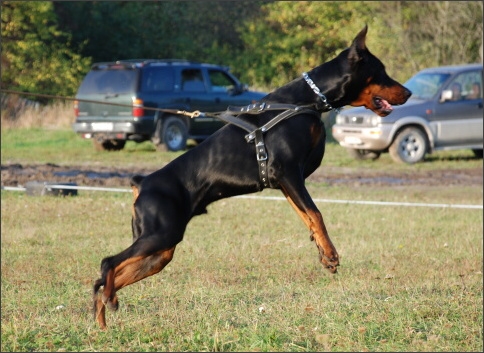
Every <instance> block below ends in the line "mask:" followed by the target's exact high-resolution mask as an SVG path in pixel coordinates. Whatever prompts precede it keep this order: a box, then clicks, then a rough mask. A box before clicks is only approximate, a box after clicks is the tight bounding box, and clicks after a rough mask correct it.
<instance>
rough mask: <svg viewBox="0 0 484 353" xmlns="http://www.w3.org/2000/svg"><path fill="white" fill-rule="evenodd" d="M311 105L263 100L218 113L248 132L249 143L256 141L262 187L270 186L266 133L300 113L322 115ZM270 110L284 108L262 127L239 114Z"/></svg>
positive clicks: (219, 117) (246, 136) (247, 139)
mask: <svg viewBox="0 0 484 353" xmlns="http://www.w3.org/2000/svg"><path fill="white" fill-rule="evenodd" d="M311 107H313V106H297V105H294V104H280V103H267V102H262V103H258V104H250V105H247V106H243V107H233V106H229V107H228V108H227V111H226V112H224V113H223V114H221V115H218V116H217V118H218V119H220V120H222V121H225V122H226V123H229V124H232V125H235V126H238V127H239V128H241V129H244V130H245V131H247V132H248V134H247V135H245V140H246V141H247V143H250V142H252V141H254V145H255V153H256V158H257V164H258V165H259V179H260V182H261V185H262V187H263V188H267V187H269V186H270V181H269V175H268V172H267V159H268V154H267V149H266V147H265V143H264V133H266V132H267V131H269V130H270V129H271V128H272V127H274V126H275V125H277V124H278V123H280V122H281V121H283V120H285V119H288V118H290V117H292V116H295V115H298V114H302V113H306V114H307V113H309V114H315V115H317V116H318V117H320V115H321V112H318V111H316V110H314V108H313V109H311ZM268 110H282V113H280V114H278V115H276V116H275V117H274V118H273V119H271V120H270V121H268V122H267V123H266V124H264V125H262V126H260V127H258V126H257V125H255V124H253V123H251V122H248V121H246V120H242V119H241V118H239V117H238V115H239V114H260V113H262V112H264V111H268Z"/></svg>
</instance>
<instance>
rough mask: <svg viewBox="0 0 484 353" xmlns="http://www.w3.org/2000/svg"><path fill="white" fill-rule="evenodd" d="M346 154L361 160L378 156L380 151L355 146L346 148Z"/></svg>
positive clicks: (373, 158)
mask: <svg viewBox="0 0 484 353" xmlns="http://www.w3.org/2000/svg"><path fill="white" fill-rule="evenodd" d="M346 150H347V151H348V154H349V155H350V156H351V157H353V158H354V159H357V160H360V161H363V160H375V159H378V158H380V154H381V153H380V152H375V151H370V150H361V149H356V148H347V149H346Z"/></svg>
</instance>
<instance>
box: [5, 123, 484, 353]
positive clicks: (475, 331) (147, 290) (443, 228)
mask: <svg viewBox="0 0 484 353" xmlns="http://www.w3.org/2000/svg"><path fill="white" fill-rule="evenodd" d="M1 144H2V145H1V148H2V164H3V163H35V162H37V163H56V164H60V165H68V164H82V163H92V164H101V165H118V166H119V165H120V164H123V165H125V166H127V167H129V166H130V165H134V164H136V165H139V164H142V165H144V166H150V167H151V166H152V167H155V166H159V165H162V164H164V163H166V162H167V161H169V160H170V159H172V158H174V157H175V156H176V155H177V154H170V153H156V152H154V149H153V148H152V147H151V146H150V145H149V144H141V145H135V144H132V145H131V144H128V145H127V147H126V150H123V151H120V152H116V153H111V154H109V153H99V152H94V150H93V148H92V146H91V145H90V143H89V142H87V141H82V140H80V139H79V138H78V137H76V136H75V135H74V134H73V133H72V132H70V131H67V130H65V129H60V130H57V129H53V130H52V129H45V128H42V129H40V128H38V129H9V130H5V131H4V129H2V141H1ZM33 152H35V153H33ZM470 156H471V153H470V152H469V154H467V152H445V153H440V154H436V155H433V156H431V157H430V161H431V162H430V163H421V164H419V165H416V166H406V165H397V164H395V163H393V162H392V161H391V160H390V159H389V158H388V159H387V158H386V157H387V156H383V157H382V158H381V160H379V161H378V162H373V163H368V162H365V163H362V162H356V161H352V160H350V159H349V157H347V156H346V154H345V151H344V150H342V149H341V148H339V147H338V146H335V145H331V144H330V145H328V152H327V157H325V161H324V162H323V165H328V166H344V167H348V168H375V169H378V168H391V169H393V170H402V171H408V170H411V168H415V169H428V170H431V169H439V168H442V169H444V168H474V167H476V166H479V165H480V166H481V167H482V160H476V159H474V158H471V157H470ZM308 189H309V191H310V193H311V195H312V196H313V197H314V198H316V199H317V198H324V199H346V200H368V199H371V200H384V201H401V200H404V201H405V202H431V203H465V204H482V186H480V187H469V186H452V187H448V186H446V185H442V186H438V187H426V188H418V189H412V188H411V187H391V186H383V187H378V188H376V187H373V188H370V189H368V188H354V187H349V186H344V185H341V186H327V185H324V184H321V183H308ZM261 195H262V196H281V194H280V193H278V192H276V191H271V190H268V191H264V192H263V193H262V194H261ZM131 201H132V196H131V195H130V194H128V193H102V192H87V191H83V192H80V193H79V195H78V196H76V197H66V198H61V197H57V198H56V197H31V196H27V195H25V194H24V193H20V192H9V191H2V193H1V227H2V229H1V230H2V247H1V271H2V275H1V276H2V284H1V286H2V290H1V309H2V310H1V321H2V326H1V330H2V333H1V344H2V345H1V351H2V352H7V351H8V352H11V351H402V352H403V351H405V352H408V351H440V352H444V351H456V352H462V351H482V350H483V343H482V342H483V337H482V328H483V322H482V314H483V307H482V305H483V302H482V299H483V297H482V293H483V276H482V270H483V255H482V252H483V230H482V229H483V214H482V210H480V209H450V208H438V207H437V208H424V207H401V206H375V205H353V204H331V203H318V207H319V208H320V210H321V212H322V214H323V216H324V219H325V222H326V225H327V227H328V231H329V232H330V236H331V238H332V240H333V242H334V244H335V246H336V248H337V249H338V251H339V254H340V256H341V267H340V269H339V273H338V274H336V275H331V274H330V273H328V272H327V271H325V270H324V269H323V268H322V267H321V266H320V265H319V264H318V255H317V249H316V247H315V245H314V243H312V242H310V241H309V232H308V231H307V230H306V228H305V226H304V224H303V223H302V221H301V220H300V219H299V218H298V217H297V215H296V214H295V212H294V211H293V210H292V208H291V207H290V206H289V205H288V204H287V202H282V201H273V200H255V199H243V198H232V199H226V200H222V201H220V202H218V203H215V204H212V205H211V206H209V208H208V211H209V213H208V214H207V215H204V216H200V217H197V218H194V219H193V220H192V222H191V223H190V224H189V226H188V229H187V232H186V234H185V239H184V241H183V242H182V243H181V244H180V245H179V246H178V247H177V251H176V252H175V257H174V260H173V261H172V263H170V264H169V265H168V267H167V268H166V269H165V270H163V271H162V272H161V273H160V274H157V275H155V276H153V277H150V278H148V279H145V280H143V281H141V282H139V283H136V284H134V285H132V286H129V287H127V288H125V289H123V290H121V291H120V292H119V293H118V295H119V300H120V308H119V310H118V311H117V312H111V311H108V312H107V323H108V326H109V330H108V331H106V332H103V331H100V330H99V328H98V327H97V325H96V324H95V322H94V320H93V317H92V315H91V312H90V309H91V291H92V284H93V281H94V280H95V279H97V278H98V276H99V264H100V261H101V259H102V258H103V257H105V256H108V255H112V254H115V253H117V252H119V251H121V250H123V249H125V248H126V247H127V246H129V244H130V242H131V225H130V207H131ZM254 210H258V212H257V213H258V215H259V216H258V217H257V218H254V216H253V215H254ZM261 210H263V211H264V212H261ZM261 215H262V216H261Z"/></svg>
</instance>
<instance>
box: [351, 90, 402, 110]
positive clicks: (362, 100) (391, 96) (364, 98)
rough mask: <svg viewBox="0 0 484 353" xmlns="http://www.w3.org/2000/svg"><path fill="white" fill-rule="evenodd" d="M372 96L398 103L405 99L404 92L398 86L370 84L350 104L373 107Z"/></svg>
mask: <svg viewBox="0 0 484 353" xmlns="http://www.w3.org/2000/svg"><path fill="white" fill-rule="evenodd" d="M374 97H381V98H383V99H385V100H386V101H388V102H389V103H390V104H400V103H401V102H403V101H405V97H404V92H403V91H402V90H401V89H400V88H399V87H398V86H394V87H382V86H380V85H376V84H370V85H368V86H367V87H366V88H365V89H364V90H363V91H362V92H361V93H360V95H359V96H358V98H357V99H356V100H355V101H353V102H351V103H350V105H352V106H355V107H359V106H365V107H366V108H368V109H374V103H373V98H374Z"/></svg>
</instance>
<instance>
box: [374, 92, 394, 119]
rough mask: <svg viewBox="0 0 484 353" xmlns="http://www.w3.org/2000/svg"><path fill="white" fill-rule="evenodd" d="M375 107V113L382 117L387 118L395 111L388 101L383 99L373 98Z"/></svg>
mask: <svg viewBox="0 0 484 353" xmlns="http://www.w3.org/2000/svg"><path fill="white" fill-rule="evenodd" d="M373 106H374V108H375V109H374V111H375V113H377V114H378V115H380V116H387V115H388V114H390V113H391V112H392V111H393V108H392V105H391V104H390V103H388V101H387V100H386V99H383V98H382V97H378V96H375V97H373Z"/></svg>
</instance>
